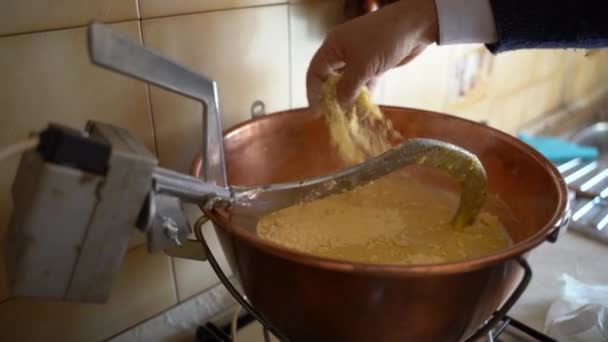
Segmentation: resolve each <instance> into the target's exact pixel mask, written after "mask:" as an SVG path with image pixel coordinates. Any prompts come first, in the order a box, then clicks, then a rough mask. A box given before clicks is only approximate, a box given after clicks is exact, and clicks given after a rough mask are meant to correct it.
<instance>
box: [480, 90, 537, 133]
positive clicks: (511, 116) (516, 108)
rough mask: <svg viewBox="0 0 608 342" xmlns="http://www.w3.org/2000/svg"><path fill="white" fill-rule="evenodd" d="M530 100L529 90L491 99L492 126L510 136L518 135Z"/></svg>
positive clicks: (489, 116)
mask: <svg viewBox="0 0 608 342" xmlns="http://www.w3.org/2000/svg"><path fill="white" fill-rule="evenodd" d="M529 99H530V96H529V93H528V91H527V89H523V90H521V91H518V92H515V93H512V94H510V95H507V96H499V97H495V98H493V99H491V101H490V103H489V106H488V121H489V124H490V126H492V127H495V128H498V129H500V130H502V131H505V132H507V133H510V134H515V133H517V131H518V129H520V128H521V126H522V123H523V113H524V112H525V110H526V106H527V104H528V100H529Z"/></svg>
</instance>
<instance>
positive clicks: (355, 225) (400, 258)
mask: <svg viewBox="0 0 608 342" xmlns="http://www.w3.org/2000/svg"><path fill="white" fill-rule="evenodd" d="M457 205H458V196H457V195H456V194H453V193H450V192H446V191H443V190H440V189H437V188H435V187H434V186H431V185H429V184H427V183H422V182H421V181H419V180H417V179H416V178H415V177H414V176H412V175H409V174H407V173H404V172H400V173H394V174H391V175H388V176H386V177H383V178H381V179H379V180H377V181H375V182H374V183H371V184H368V185H366V186H362V187H359V188H356V189H355V190H353V191H349V192H346V193H342V194H338V195H333V196H330V197H327V198H324V199H322V200H318V201H314V202H309V203H305V204H301V205H297V206H293V207H290V208H286V209H283V210H280V211H277V212H275V213H272V214H270V215H268V216H265V217H264V218H262V220H261V221H260V222H259V223H258V227H257V228H258V229H257V230H258V234H259V235H260V236H261V237H262V238H264V239H267V240H270V241H272V242H275V243H277V244H280V245H283V246H285V247H288V248H292V249H295V250H298V251H301V252H305V253H309V254H313V255H317V256H321V257H328V258H332V259H341V260H347V261H354V262H363V263H373V264H431V263H442V262H451V261H457V260H463V259H469V258H474V257H478V256H482V255H486V254H490V253H493V252H496V251H499V250H501V249H504V248H506V247H507V246H508V245H509V243H510V240H509V237H508V235H507V234H506V232H505V229H504V227H503V225H502V224H501V222H500V221H499V220H498V218H497V217H496V216H493V215H491V214H490V213H488V212H482V213H481V214H480V215H479V216H478V218H477V220H476V221H475V222H474V224H472V225H470V226H468V227H465V228H464V229H463V230H460V231H457V230H455V229H453V227H452V225H451V224H450V220H451V218H452V215H453V214H454V212H455V210H456V207H457Z"/></svg>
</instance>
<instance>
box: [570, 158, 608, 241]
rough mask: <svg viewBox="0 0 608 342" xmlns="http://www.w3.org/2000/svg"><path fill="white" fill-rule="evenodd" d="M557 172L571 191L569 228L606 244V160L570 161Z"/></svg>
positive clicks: (607, 209)
mask: <svg viewBox="0 0 608 342" xmlns="http://www.w3.org/2000/svg"><path fill="white" fill-rule="evenodd" d="M558 170H559V171H560V173H561V174H562V175H563V177H564V180H565V181H566V183H567V184H568V187H569V188H570V190H571V195H570V201H571V207H572V213H573V214H572V222H571V224H570V229H572V230H574V231H577V232H579V233H581V234H583V235H586V236H589V237H591V238H593V239H596V240H600V241H602V242H604V243H608V159H604V158H600V159H598V160H593V161H584V160H582V159H573V160H571V161H569V162H566V163H563V164H561V165H559V166H558Z"/></svg>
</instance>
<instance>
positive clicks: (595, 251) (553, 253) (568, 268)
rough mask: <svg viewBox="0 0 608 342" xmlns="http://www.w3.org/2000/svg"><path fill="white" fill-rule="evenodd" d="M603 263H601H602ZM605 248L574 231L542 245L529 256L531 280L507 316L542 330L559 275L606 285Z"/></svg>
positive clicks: (607, 257) (556, 292) (558, 285)
mask: <svg viewBox="0 0 608 342" xmlns="http://www.w3.org/2000/svg"><path fill="white" fill-rule="evenodd" d="M602 260H603V261H602ZM606 260H608V245H606V244H602V243H600V242H597V241H594V240H591V239H589V238H586V237H584V236H581V235H579V234H578V233H576V232H569V231H567V232H565V233H562V235H561V236H560V237H559V239H558V241H557V242H556V243H555V244H552V243H549V242H545V243H543V244H542V245H540V246H539V247H538V248H536V249H535V250H534V251H533V252H532V254H531V255H530V258H529V261H530V266H531V267H532V272H533V275H532V280H531V282H530V285H529V286H528V288H527V289H526V292H524V294H523V295H522V297H521V298H520V300H519V301H518V302H517V303H516V304H515V306H514V307H513V309H512V310H511V312H510V315H511V316H512V317H513V318H515V319H517V320H519V321H521V322H523V323H525V324H527V325H529V326H530V327H533V328H535V329H536V330H538V331H544V324H545V315H546V313H547V310H548V309H549V307H550V306H551V304H552V303H553V301H554V300H555V299H556V298H557V297H558V296H559V295H560V290H561V281H560V277H561V275H562V274H568V275H570V276H572V277H574V278H576V279H578V280H580V281H582V282H585V283H592V284H603V285H606V284H608V272H607V270H608V267H607V266H606Z"/></svg>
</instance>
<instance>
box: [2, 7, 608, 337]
mask: <svg viewBox="0 0 608 342" xmlns="http://www.w3.org/2000/svg"><path fill="white" fill-rule="evenodd" d="M341 9H342V2H341V1H337V0H333V1H290V2H288V1H280V0H230V1H227V0H205V1H201V0H181V1H165V0H139V1H137V0H111V1H108V0H106V1H101V0H63V1H60V2H50V1H46V2H43V1H36V0H21V1H8V2H3V3H2V4H0V113H1V114H0V123H1V124H0V146H4V145H7V144H10V143H12V142H15V141H17V140H19V139H21V138H23V137H25V136H26V135H27V134H28V133H29V132H31V131H33V130H38V129H41V128H43V127H44V126H45V125H46V123H47V122H48V121H50V120H53V121H58V122H61V123H65V124H69V125H73V126H75V127H82V125H83V123H84V122H85V121H86V120H88V119H98V120H102V121H105V122H108V123H112V124H115V125H119V126H122V127H125V128H128V129H129V130H131V132H133V133H134V134H135V135H136V136H137V137H138V138H139V139H141V140H142V141H144V142H145V144H146V145H147V146H148V147H149V148H150V149H151V150H152V151H154V152H156V153H157V154H158V156H159V158H160V160H161V163H162V164H163V165H164V166H166V167H170V168H174V169H177V170H181V171H187V169H188V166H189V164H190V161H191V159H192V158H193V156H194V155H195V153H196V152H197V149H198V146H199V142H200V140H201V137H200V134H201V133H200V132H201V117H200V112H201V108H199V107H200V105H198V104H197V103H195V102H193V101H191V100H188V99H184V98H182V97H179V96H176V95H174V94H172V93H168V92H166V91H164V90H160V89H158V88H155V87H148V86H146V85H145V84H143V83H141V82H138V81H134V80H131V79H128V78H125V77H123V76H119V75H116V74H113V73H110V72H108V71H105V70H101V69H98V68H95V67H93V66H91V65H90V63H89V61H88V56H87V51H86V46H85V28H84V25H86V23H88V22H89V21H90V20H92V19H98V20H101V21H104V22H109V23H113V24H112V25H113V27H114V28H115V29H116V30H119V31H122V32H124V33H126V34H128V35H130V36H132V37H134V38H135V39H138V40H140V41H141V42H142V43H143V44H144V45H146V46H149V47H152V48H154V49H157V50H160V51H161V52H162V53H164V54H166V55H168V56H170V57H171V58H174V59H175V60H177V61H179V62H181V63H184V64H186V65H188V66H190V67H192V68H194V69H195V70H198V71H200V72H202V73H204V74H206V75H208V76H209V77H211V78H213V79H215V80H217V81H218V85H219V91H220V106H221V111H222V114H223V125H224V127H225V128H227V127H229V126H232V125H234V124H236V123H238V122H241V121H243V120H246V119H248V118H249V117H250V110H251V109H250V108H251V105H252V103H253V102H254V101H257V100H261V101H263V102H264V103H265V105H266V111H267V112H274V111H278V110H283V109H288V108H292V107H300V106H305V105H306V97H305V84H304V79H305V72H306V67H307V64H308V62H309V60H310V58H311V56H312V54H313V53H314V51H315V49H316V48H317V47H318V46H319V44H320V43H321V41H322V39H323V37H324V35H325V33H326V32H327V30H328V29H329V28H330V27H332V26H333V25H335V24H337V23H339V22H340V21H341V20H342V18H341ZM585 54H586V51H568V52H565V51H562V52H559V51H526V52H512V53H506V54H503V55H499V56H496V57H494V56H491V55H490V54H489V53H487V51H486V50H484V49H483V47H479V46H473V47H471V46H467V47H441V48H438V47H431V48H429V49H428V50H427V51H426V52H425V53H424V54H423V55H422V56H421V57H420V58H418V59H417V60H415V61H414V62H412V63H411V64H410V65H408V66H406V67H403V68H401V69H399V70H395V71H393V72H390V73H388V74H387V75H386V76H385V77H384V78H383V80H382V82H381V84H380V85H379V87H378V89H377V93H376V98H377V100H378V101H379V102H381V103H386V104H393V105H400V106H411V107H419V108H424V109H430V110H437V111H444V112H448V113H452V114H456V115H461V116H465V117H468V118H472V119H475V120H487V121H488V122H489V123H490V124H491V125H494V126H496V127H499V128H501V129H504V130H506V131H509V132H515V131H516V130H517V129H518V128H519V127H521V126H522V125H523V124H524V123H526V122H528V121H530V120H532V119H534V118H536V117H538V116H540V115H543V114H545V113H547V112H550V111H552V110H555V109H557V108H559V107H563V106H567V105H569V104H572V103H574V102H577V101H581V100H584V99H585V97H587V96H588V95H589V94H590V93H592V92H594V91H599V90H601V89H608V87H607V81H608V53H606V52H594V53H591V54H590V56H587V57H585ZM17 162H18V161H17V160H16V159H15V160H10V161H8V162H3V163H1V164H0V239H2V236H3V232H4V230H5V227H6V224H7V221H8V216H9V213H10V210H11V201H10V196H9V187H10V184H11V181H12V178H13V175H14V172H15V168H16V165H17ZM192 216H196V210H194V214H193V215H192ZM49 229H60V227H49ZM1 267H3V263H0V271H2V270H1ZM216 282H217V280H216V278H215V277H214V276H213V275H212V271H211V269H210V267H209V266H208V265H207V264H204V263H196V262H189V261H183V260H171V259H170V258H168V257H165V256H162V255H147V254H146V252H145V247H143V246H141V245H139V246H137V245H136V246H135V247H134V248H132V249H131V250H130V251H129V252H128V254H127V257H126V259H125V263H124V264H123V266H122V270H121V274H120V277H119V279H118V281H117V283H116V285H115V288H114V291H113V292H112V298H111V300H110V302H109V303H108V304H105V305H90V304H73V303H71V304H70V303H58V302H52V301H40V300H25V299H12V298H8V294H7V290H6V285H5V282H4V279H3V272H2V273H0V340H8V341H25V340H42V339H44V340H52V341H53V340H61V341H91V340H100V339H104V338H108V337H110V336H112V335H114V334H117V333H119V332H120V331H123V330H125V329H127V328H129V327H130V326H133V325H134V324H136V323H138V322H141V321H143V320H145V319H147V318H149V317H151V316H154V315H155V314H158V313H159V312H161V311H162V310H164V309H166V308H168V307H170V306H172V305H176V304H178V303H179V302H180V301H183V300H185V299H187V298H188V297H191V296H192V295H194V294H196V293H199V292H200V291H202V290H204V289H206V288H208V287H210V286H211V285H213V284H215V283H216Z"/></svg>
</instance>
